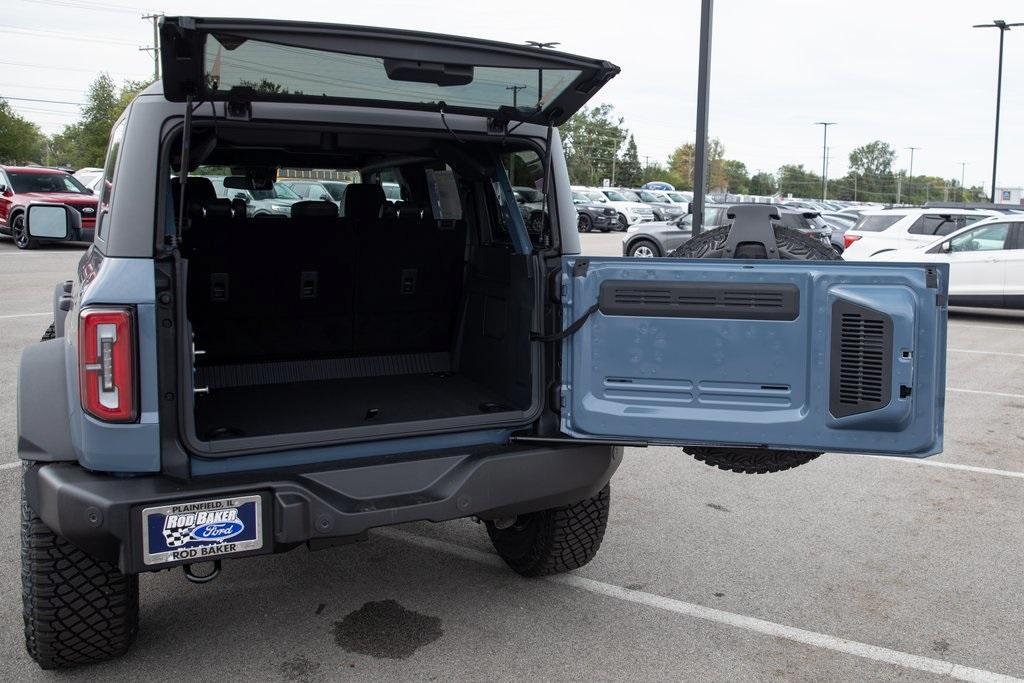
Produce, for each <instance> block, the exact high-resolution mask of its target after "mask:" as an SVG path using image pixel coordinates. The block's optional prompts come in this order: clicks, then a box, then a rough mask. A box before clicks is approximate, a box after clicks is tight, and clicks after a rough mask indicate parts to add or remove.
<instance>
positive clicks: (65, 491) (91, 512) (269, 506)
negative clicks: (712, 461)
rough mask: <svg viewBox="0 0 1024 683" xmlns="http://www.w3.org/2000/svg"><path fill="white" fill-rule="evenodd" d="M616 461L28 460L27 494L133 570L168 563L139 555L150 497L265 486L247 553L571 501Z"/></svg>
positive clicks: (459, 457)
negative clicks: (176, 472) (153, 465)
mask: <svg viewBox="0 0 1024 683" xmlns="http://www.w3.org/2000/svg"><path fill="white" fill-rule="evenodd" d="M621 460H622V449H621V448H618V447H610V446H597V445H584V446H559V447H550V446H547V447H530V446H514V447H504V448H501V449H495V448H493V447H491V448H480V449H473V450H468V451H465V452H457V453H445V454H436V453H433V454H418V455H417V456H413V457H409V458H403V459H402V460H399V461H394V460H392V461H387V462H376V463H374V464H369V465H367V464H362V465H357V464H350V465H339V464H335V465H334V466H333V467H332V468H330V469H323V468H321V469H317V470H315V471H295V472H284V473H282V472H273V473H267V472H263V473H254V474H250V475H245V476H238V475H232V476H230V477H227V476H218V477H204V478H202V479H199V478H194V479H190V480H185V481H181V480H175V479H171V478H167V477H163V476H140V477H131V478H124V477H113V476H108V475H103V474H96V473H93V472H90V471H88V470H85V469H83V468H81V467H80V466H78V465H76V464H73V463H51V464H35V465H33V466H32V467H30V468H28V469H27V471H26V474H25V484H26V494H27V496H28V500H29V504H30V505H31V506H32V509H33V510H34V511H35V512H36V514H37V515H39V517H40V518H42V520H43V521H44V522H45V523H46V525H47V526H49V527H50V528H51V529H53V530H54V531H55V532H56V533H58V534H60V535H61V536H63V537H65V538H67V539H68V540H69V541H71V542H72V543H74V544H75V545H77V546H79V547H80V548H82V549H83V550H85V551H86V552H88V553H89V554H90V555H93V556H94V557H97V558H99V559H102V560H105V561H108V562H112V563H116V564H117V565H118V566H119V567H120V568H121V570H122V571H124V572H127V573H138V572H141V571H148V570H154V569H162V568H165V567H167V566H168V564H163V565H159V566H152V565H151V566H146V565H144V563H143V560H142V554H143V550H142V536H143V533H142V516H141V513H142V509H143V508H144V507H152V506H154V505H166V504H172V503H184V502H189V501H196V500H203V499H209V498H224V497H234V496H242V495H259V496H261V499H262V511H263V515H262V519H263V525H264V532H263V538H264V539H265V543H264V547H263V548H262V549H260V550H254V551H251V552H247V553H244V555H263V554H270V553H276V552H283V551H285V550H290V549H291V548H293V547H295V546H296V545H297V544H300V543H304V542H306V541H317V540H322V541H328V540H330V539H335V538H340V537H348V536H354V535H357V534H361V533H363V532H365V531H366V530H368V529H371V528H373V527H379V526H388V525H393V524H402V523H405V522H414V521H423V520H429V521H434V522H440V521H445V520H450V519H457V518H460V517H469V516H473V515H477V516H480V517H483V518H485V519H487V518H498V517H507V516H513V515H516V514H521V513H525V512H532V511H536V510H542V509H545V508H550V507H556V506H559V505H565V504H568V503H573V502H576V501H579V500H582V499H584V498H587V497H589V496H592V495H594V494H596V493H597V492H598V491H600V489H601V488H602V487H604V485H605V484H606V483H607V482H608V480H609V479H611V476H612V474H613V473H614V472H615V470H616V469H617V468H618V466H619V463H620V462H621ZM239 556H241V555H239ZM170 564H176V563H170ZM177 564H180V562H179V563H177Z"/></svg>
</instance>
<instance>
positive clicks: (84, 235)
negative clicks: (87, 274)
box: [0, 166, 97, 249]
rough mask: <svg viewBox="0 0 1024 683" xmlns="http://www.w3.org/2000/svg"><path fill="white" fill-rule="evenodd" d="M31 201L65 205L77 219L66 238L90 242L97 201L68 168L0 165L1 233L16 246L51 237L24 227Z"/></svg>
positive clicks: (51, 239) (23, 245)
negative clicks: (78, 219)
mask: <svg viewBox="0 0 1024 683" xmlns="http://www.w3.org/2000/svg"><path fill="white" fill-rule="evenodd" d="M33 202H51V203H53V202H55V203H60V204H66V205H67V206H70V207H71V208H72V209H74V210H75V211H77V212H78V214H79V215H80V221H79V223H80V224H78V225H75V226H72V228H71V231H70V232H69V234H68V235H67V236H66V237H63V238H61V239H63V240H68V241H73V242H91V241H92V238H93V232H94V229H95V227H96V207H97V201H96V197H95V195H93V193H92V191H91V190H89V189H87V188H86V187H85V186H84V185H82V183H80V182H78V180H77V179H75V177H74V176H72V175H71V174H70V173H68V172H67V171H60V170H57V169H53V168H40V167H38V166H29V167H23V166H0V234H2V235H9V236H10V237H11V239H13V240H14V244H15V245H16V246H17V247H18V248H19V249H33V248H35V247H36V246H37V245H38V244H39V243H40V242H52V241H55V240H54V239H53V238H43V237H38V236H36V237H32V236H30V235H29V233H28V231H27V230H26V229H25V227H26V226H25V209H26V207H27V206H28V205H29V204H31V203H33Z"/></svg>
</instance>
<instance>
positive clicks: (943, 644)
mask: <svg viewBox="0 0 1024 683" xmlns="http://www.w3.org/2000/svg"><path fill="white" fill-rule="evenodd" d="M932 651H933V652H938V653H940V654H942V653H945V652H949V642H948V641H946V640H945V639H943V638H940V639H939V640H933V641H932Z"/></svg>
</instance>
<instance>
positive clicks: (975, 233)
mask: <svg viewBox="0 0 1024 683" xmlns="http://www.w3.org/2000/svg"><path fill="white" fill-rule="evenodd" d="M1009 232H1010V224H1009V223H997V224H995V225H986V226H984V227H980V228H975V229H974V230H968V231H967V232H965V233H963V234H962V235H957V236H956V237H954V238H953V239H952V240H950V251H954V252H957V251H999V250H1000V249H1004V248H1005V247H1006V236H1007V235H1008V234H1009Z"/></svg>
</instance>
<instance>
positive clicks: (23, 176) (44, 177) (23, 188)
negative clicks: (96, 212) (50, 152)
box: [7, 171, 88, 194]
mask: <svg viewBox="0 0 1024 683" xmlns="http://www.w3.org/2000/svg"><path fill="white" fill-rule="evenodd" d="M7 175H8V176H9V177H10V179H11V188H12V189H13V190H14V191H15V192H17V193H19V194H20V193H22V192H44V193H46V192H71V193H73V194H88V192H87V190H86V189H85V186H84V185H82V184H81V183H80V182H78V181H77V180H76V179H75V178H73V177H72V176H71V175H70V174H68V173H36V172H33V171H8V172H7Z"/></svg>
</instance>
